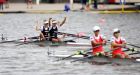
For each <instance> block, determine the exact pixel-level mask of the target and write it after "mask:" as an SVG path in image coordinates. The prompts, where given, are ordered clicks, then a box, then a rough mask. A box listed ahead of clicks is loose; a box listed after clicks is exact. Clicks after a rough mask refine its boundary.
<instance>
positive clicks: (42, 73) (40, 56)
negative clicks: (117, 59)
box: [0, 12, 140, 75]
mask: <svg viewBox="0 0 140 75" xmlns="http://www.w3.org/2000/svg"><path fill="white" fill-rule="evenodd" d="M65 16H67V22H66V23H65V24H64V26H62V27H61V28H60V29H59V31H63V32H68V33H79V32H84V33H85V34H86V35H91V34H92V27H93V26H95V25H99V26H100V27H101V29H102V30H101V32H102V33H103V34H104V35H105V36H106V38H107V39H109V38H110V37H111V36H112V30H113V28H119V29H120V30H121V33H122V34H121V35H122V36H124V37H125V38H126V40H127V41H128V42H130V43H132V44H135V45H138V46H139V45H140V39H139V36H140V32H139V30H140V27H139V26H140V21H139V20H140V14H138V13H134V14H92V13H90V12H69V13H61V14H5V15H2V16H0V23H1V24H0V34H4V36H5V37H7V39H8V40H11V39H19V38H23V37H24V36H28V37H29V36H37V35H38V34H39V32H37V31H36V30H35V25H36V21H39V23H40V25H42V21H43V20H44V19H48V18H49V17H52V18H54V19H57V20H59V21H62V20H63V17H65ZM76 41H78V42H87V43H88V42H89V40H82V39H76ZM15 45H17V44H14V43H13V44H11V43H9V44H8V43H6V44H0V75H109V74H111V75H132V74H133V75H139V73H140V66H139V64H135V63H133V64H131V65H113V64H106V65H95V64H94V65H93V64H90V63H82V62H74V63H71V62H70V61H69V60H65V61H58V62H54V59H53V58H50V57H49V56H48V54H47V52H48V51H50V52H51V53H52V54H72V53H74V52H75V51H76V50H79V49H86V48H84V47H72V46H70V47H69V46H66V47H65V46H60V47H49V46H46V47H40V46H38V45H36V44H23V45H20V46H15ZM137 56H140V55H139V54H138V55H137Z"/></svg>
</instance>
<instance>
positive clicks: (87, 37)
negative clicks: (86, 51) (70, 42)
mask: <svg viewBox="0 0 140 75" xmlns="http://www.w3.org/2000/svg"><path fill="white" fill-rule="evenodd" d="M58 34H59V35H62V34H66V35H67V36H71V37H77V38H83V39H89V38H90V37H89V36H84V35H81V36H79V35H77V34H71V33H65V32H58ZM78 34H79V33H78Z"/></svg>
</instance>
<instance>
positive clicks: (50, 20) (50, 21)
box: [49, 18, 52, 26]
mask: <svg viewBox="0 0 140 75" xmlns="http://www.w3.org/2000/svg"><path fill="white" fill-rule="evenodd" d="M51 25H52V18H49V26H51Z"/></svg>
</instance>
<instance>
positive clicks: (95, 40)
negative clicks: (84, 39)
mask: <svg viewBox="0 0 140 75" xmlns="http://www.w3.org/2000/svg"><path fill="white" fill-rule="evenodd" d="M93 32H94V34H93V36H91V37H90V39H91V45H92V48H93V51H92V53H93V55H95V56H98V55H99V54H101V55H105V53H104V49H103V45H104V44H106V40H105V36H103V35H101V34H100V27H99V26H94V27H93Z"/></svg>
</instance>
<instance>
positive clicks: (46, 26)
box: [36, 18, 52, 41]
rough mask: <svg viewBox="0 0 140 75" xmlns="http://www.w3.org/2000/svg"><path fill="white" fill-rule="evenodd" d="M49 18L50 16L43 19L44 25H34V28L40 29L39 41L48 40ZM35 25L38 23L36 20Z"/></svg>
mask: <svg viewBox="0 0 140 75" xmlns="http://www.w3.org/2000/svg"><path fill="white" fill-rule="evenodd" d="M51 19H52V18H49V21H47V20H44V25H43V26H42V27H41V28H38V26H36V30H37V31H41V32H40V36H39V39H40V41H43V40H49V30H50V21H51ZM37 25H38V22H37Z"/></svg>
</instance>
